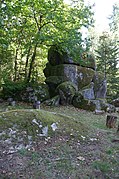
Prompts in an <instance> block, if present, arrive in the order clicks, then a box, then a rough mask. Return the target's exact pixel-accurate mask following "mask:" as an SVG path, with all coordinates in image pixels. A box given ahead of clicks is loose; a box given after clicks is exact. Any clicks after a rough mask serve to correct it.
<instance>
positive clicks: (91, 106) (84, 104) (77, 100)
mask: <svg viewBox="0 0 119 179" xmlns="http://www.w3.org/2000/svg"><path fill="white" fill-rule="evenodd" d="M72 103H73V106H74V107H77V108H80V109H85V110H89V111H95V109H96V104H95V103H93V102H92V101H91V100H88V99H84V96H83V95H82V94H81V93H80V92H78V93H76V94H75V95H74V98H73V102H72Z"/></svg>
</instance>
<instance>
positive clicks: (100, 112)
mask: <svg viewBox="0 0 119 179" xmlns="http://www.w3.org/2000/svg"><path fill="white" fill-rule="evenodd" d="M104 113H105V111H104V110H98V109H96V110H95V114H97V115H100V114H104Z"/></svg>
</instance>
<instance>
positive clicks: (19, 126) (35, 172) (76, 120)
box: [0, 106, 119, 179]
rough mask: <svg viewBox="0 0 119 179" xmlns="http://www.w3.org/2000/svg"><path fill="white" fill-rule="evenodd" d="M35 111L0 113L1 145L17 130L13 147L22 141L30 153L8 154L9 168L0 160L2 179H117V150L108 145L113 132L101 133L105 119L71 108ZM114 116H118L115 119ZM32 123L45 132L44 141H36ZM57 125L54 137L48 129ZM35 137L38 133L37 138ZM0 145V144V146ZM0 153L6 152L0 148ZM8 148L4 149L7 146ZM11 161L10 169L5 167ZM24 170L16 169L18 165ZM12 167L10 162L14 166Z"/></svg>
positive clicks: (118, 152) (113, 144)
mask: <svg viewBox="0 0 119 179" xmlns="http://www.w3.org/2000/svg"><path fill="white" fill-rule="evenodd" d="M41 108H42V109H41V110H35V109H30V108H29V109H22V108H21V109H18V108H17V109H10V110H8V111H6V112H5V111H4V112H1V113H0V132H3V131H5V132H6V134H3V135H2V136H1V141H4V140H6V139H9V138H10V136H9V133H10V129H12V130H13V131H14V130H16V131H17V132H16V134H15V137H14V138H13V140H12V146H16V145H18V143H19V141H18V139H19V138H20V139H23V142H21V143H24V144H25V145H27V144H29V142H30V140H29V137H31V141H32V146H31V148H28V149H27V148H21V149H19V150H18V151H16V153H14V154H12V158H11V160H9V157H8V162H7V158H5V157H6V156H4V154H1V156H3V159H4V161H5V162H3V165H4V166H3V169H4V170H6V173H5V174H3V175H2V176H1V178H2V177H3V178H4V177H9V172H11V173H12V174H11V178H17V177H18V176H20V175H21V176H23V177H24V178H26V179H27V178H29V176H30V178H31V179H32V178H35V179H39V178H41V179H49V178H52V179H56V178H57V179H65V178H66V179H67V178H71V179H79V178H81V179H89V178H92V179H93V178H97V179H98V178H99V179H100V178H113V179H116V178H118V177H119V170H118V166H119V147H118V143H112V142H111V140H112V139H114V138H118V137H119V136H118V135H117V133H116V129H108V128H106V125H105V122H106V114H104V115H95V114H94V113H93V112H87V111H84V110H79V109H76V108H74V107H72V106H65V107H64V106H60V107H55V108H52V107H41ZM117 115H118V114H117ZM33 119H36V121H37V122H38V123H39V124H41V123H42V126H43V127H45V126H48V128H49V130H48V136H45V137H39V136H37V134H38V133H40V132H41V129H40V128H39V126H38V125H37V124H34V123H33ZM52 123H56V124H57V127H58V128H57V129H56V131H53V130H52V128H51V124H52ZM37 131H38V132H37ZM1 144H2V143H1ZM2 145H3V148H1V152H2V151H4V150H7V148H5V147H6V146H4V143H3V144H2ZM8 147H9V146H8ZM13 159H16V160H15V161H16V163H15V165H13V167H12V165H11V166H9V163H10V162H12V160H13ZM19 160H20V162H21V163H22V164H23V165H19V164H17V161H19ZM12 164H14V160H13V163H12Z"/></svg>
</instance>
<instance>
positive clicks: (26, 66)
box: [25, 46, 31, 79]
mask: <svg viewBox="0 0 119 179" xmlns="http://www.w3.org/2000/svg"><path fill="white" fill-rule="evenodd" d="M30 51H31V46H30V47H29V49H28V53H27V56H26V64H25V79H27V70H28V69H27V68H28V62H29V56H30Z"/></svg>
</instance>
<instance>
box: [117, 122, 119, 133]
mask: <svg viewBox="0 0 119 179" xmlns="http://www.w3.org/2000/svg"><path fill="white" fill-rule="evenodd" d="M117 132H118V133H119V124H118V128H117Z"/></svg>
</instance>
